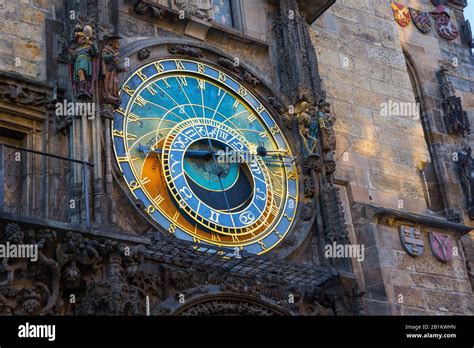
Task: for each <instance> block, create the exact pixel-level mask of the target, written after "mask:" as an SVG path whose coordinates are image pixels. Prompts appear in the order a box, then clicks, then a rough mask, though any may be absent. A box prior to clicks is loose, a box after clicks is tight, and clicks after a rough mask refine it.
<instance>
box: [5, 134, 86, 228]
mask: <svg viewBox="0 0 474 348" xmlns="http://www.w3.org/2000/svg"><path fill="white" fill-rule="evenodd" d="M92 166H93V164H91V163H89V162H85V161H81V160H77V159H72V158H67V157H62V156H58V155H53V154H49V153H45V152H41V151H36V150H32V149H26V148H23V147H19V146H14V145H8V144H1V143H0V183H1V185H0V212H1V213H10V214H14V215H21V216H28V217H33V218H42V219H46V220H54V221H60V222H66V223H71V224H82V225H86V226H89V225H90V222H91V214H90V195H89V182H90V181H89V169H90V167H92Z"/></svg>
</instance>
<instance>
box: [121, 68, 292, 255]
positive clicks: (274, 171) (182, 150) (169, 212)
mask: <svg viewBox="0 0 474 348" xmlns="http://www.w3.org/2000/svg"><path fill="white" fill-rule="evenodd" d="M112 137H113V143H114V149H115V155H116V159H117V163H118V165H119V167H120V169H121V170H122V173H123V177H124V180H125V182H126V183H127V185H128V186H129V189H130V191H131V193H132V195H133V196H134V197H135V198H136V199H137V200H139V201H141V202H142V203H143V204H144V206H145V207H146V208H145V210H146V212H147V214H148V215H149V216H150V218H151V219H153V220H154V221H155V222H156V223H158V225H160V226H161V227H162V228H163V229H164V230H165V231H167V232H168V233H170V234H173V235H174V236H176V237H177V238H180V239H184V240H190V241H195V242H199V243H207V244H214V245H218V246H222V247H238V248H239V249H242V250H245V251H247V252H250V253H254V254H262V253H265V252H268V251H269V250H271V249H272V248H274V247H275V246H276V245H277V244H278V243H280V242H281V241H282V240H283V238H284V237H285V235H286V234H287V233H288V231H289V230H290V228H291V226H292V224H293V220H294V217H295V214H296V211H297V205H298V180H299V179H298V173H297V168H296V165H295V163H293V162H292V161H290V162H288V161H285V160H283V157H282V156H281V155H280V154H285V155H286V156H292V151H291V148H290V146H289V145H288V142H287V140H286V137H285V135H284V134H283V132H282V130H281V129H280V127H279V126H278V124H277V123H276V121H275V119H274V118H273V117H272V116H271V115H270V113H269V111H268V110H267V109H266V107H265V106H264V104H263V103H262V102H261V101H260V100H259V99H258V98H257V97H255V95H254V93H252V91H250V90H249V89H247V88H246V87H245V86H244V85H242V84H241V83H239V82H238V81H237V80H236V79H234V78H233V77H232V76H230V75H229V74H227V73H226V72H224V71H222V70H220V69H219V68H216V67H214V66H211V65H209V64H206V63H203V62H200V61H193V60H188V59H163V60H158V61H155V62H153V63H150V64H147V65H145V66H143V67H141V68H139V69H137V70H136V71H135V72H134V73H133V74H132V75H131V76H130V77H129V78H128V80H127V81H126V82H125V83H124V85H123V87H122V90H121V105H120V108H119V109H117V110H116V112H115V114H114V121H113V133H112ZM259 146H262V147H264V148H265V149H266V150H267V151H268V153H274V154H276V155H275V156H274V157H273V158H271V160H269V159H270V156H268V158H267V157H262V156H261V155H258V154H257V151H256V149H257V147H259ZM228 151H231V152H232V153H236V154H247V155H249V156H248V157H245V159H244V160H242V159H241V158H239V160H237V161H236V160H235V157H234V159H233V160H232V159H229V158H227V157H224V160H223V159H222V158H221V157H220V154H222V153H223V152H224V153H228ZM237 157H239V155H237Z"/></svg>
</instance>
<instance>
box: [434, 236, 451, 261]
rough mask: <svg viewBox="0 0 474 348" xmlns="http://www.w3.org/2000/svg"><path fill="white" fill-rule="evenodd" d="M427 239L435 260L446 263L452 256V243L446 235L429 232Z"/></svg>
mask: <svg viewBox="0 0 474 348" xmlns="http://www.w3.org/2000/svg"><path fill="white" fill-rule="evenodd" d="M429 240H430V246H431V251H432V252H433V255H434V257H436V259H437V260H439V261H441V262H444V263H446V262H449V261H450V260H451V259H452V258H453V243H452V242H451V239H449V236H448V235H445V234H442V233H436V232H430V234H429Z"/></svg>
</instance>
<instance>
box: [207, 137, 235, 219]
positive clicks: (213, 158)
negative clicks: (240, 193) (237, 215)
mask: <svg viewBox="0 0 474 348" xmlns="http://www.w3.org/2000/svg"><path fill="white" fill-rule="evenodd" d="M207 140H208V142H209V149H210V150H211V154H212V160H213V161H214V167H216V173H217V178H218V179H219V184H220V186H221V190H222V193H223V194H224V199H225V204H226V206H227V212H228V213H230V204H229V200H228V199H227V195H226V193H225V190H224V185H222V180H221V175H222V172H220V171H219V166H218V165H217V160H216V156H215V152H214V147H213V146H212V142H211V139H209V138H208V139H207Z"/></svg>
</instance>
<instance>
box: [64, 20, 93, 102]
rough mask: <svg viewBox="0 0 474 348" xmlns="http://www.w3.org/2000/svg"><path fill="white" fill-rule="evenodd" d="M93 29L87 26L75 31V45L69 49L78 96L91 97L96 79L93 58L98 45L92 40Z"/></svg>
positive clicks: (74, 84)
mask: <svg viewBox="0 0 474 348" xmlns="http://www.w3.org/2000/svg"><path fill="white" fill-rule="evenodd" d="M91 37H92V29H91V28H90V27H89V26H85V27H84V29H83V30H76V32H75V33H74V41H75V43H74V45H73V46H72V47H71V48H70V49H69V54H70V55H71V58H72V72H73V86H74V91H75V94H76V97H77V98H88V99H89V98H91V97H92V95H91V91H92V85H93V83H92V81H93V79H94V65H93V58H94V57H96V56H97V47H96V45H95V44H94V43H93V42H92V40H91Z"/></svg>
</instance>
